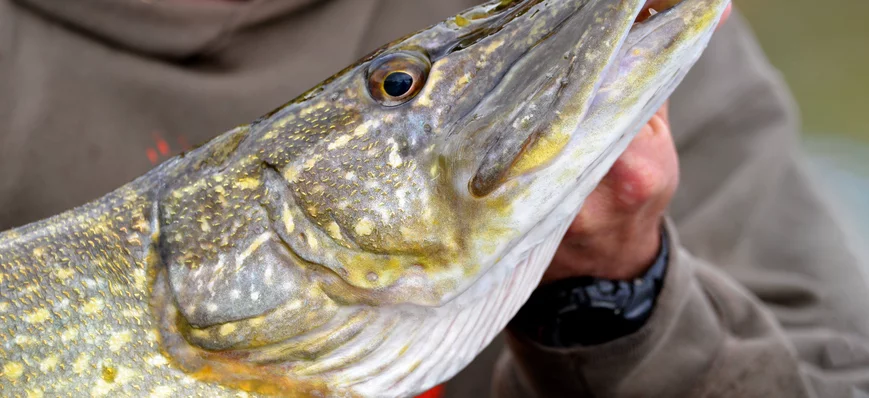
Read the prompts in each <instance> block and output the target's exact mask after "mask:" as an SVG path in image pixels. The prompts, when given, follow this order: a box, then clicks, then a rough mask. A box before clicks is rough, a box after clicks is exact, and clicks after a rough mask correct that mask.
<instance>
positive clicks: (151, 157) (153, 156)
mask: <svg viewBox="0 0 869 398" xmlns="http://www.w3.org/2000/svg"><path fill="white" fill-rule="evenodd" d="M145 155H148V160H150V161H151V164H157V160H158V159H157V151H155V150H154V148H148V149H145Z"/></svg>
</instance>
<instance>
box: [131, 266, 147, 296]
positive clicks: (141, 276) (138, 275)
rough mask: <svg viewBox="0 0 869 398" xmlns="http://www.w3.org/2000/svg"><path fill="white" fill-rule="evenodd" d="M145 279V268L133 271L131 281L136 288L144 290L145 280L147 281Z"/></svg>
mask: <svg viewBox="0 0 869 398" xmlns="http://www.w3.org/2000/svg"><path fill="white" fill-rule="evenodd" d="M147 280H148V278H147V276H146V275H145V270H143V269H141V268H137V269H136V270H135V271H133V283H135V285H136V289H139V291H142V292H144V291H145V282H147Z"/></svg>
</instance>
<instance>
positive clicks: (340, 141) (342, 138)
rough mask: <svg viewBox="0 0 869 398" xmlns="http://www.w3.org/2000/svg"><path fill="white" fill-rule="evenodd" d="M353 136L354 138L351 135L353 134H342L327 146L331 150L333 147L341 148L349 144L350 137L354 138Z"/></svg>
mask: <svg viewBox="0 0 869 398" xmlns="http://www.w3.org/2000/svg"><path fill="white" fill-rule="evenodd" d="M352 138H353V136H351V135H347V134H345V135H342V136H340V137H338V138H337V139H336V140H335V141H333V142H332V143H331V144H329V146H328V147H327V148H328V149H329V150H330V151H331V150H333V149H336V148H341V147H343V146H344V145H347V143H348V142H350V139H352Z"/></svg>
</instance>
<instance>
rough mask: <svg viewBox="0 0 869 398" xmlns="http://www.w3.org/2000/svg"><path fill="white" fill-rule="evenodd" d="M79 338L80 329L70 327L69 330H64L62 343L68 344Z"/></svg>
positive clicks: (61, 337) (61, 336)
mask: <svg viewBox="0 0 869 398" xmlns="http://www.w3.org/2000/svg"><path fill="white" fill-rule="evenodd" d="M77 336H78V328H76V327H75V326H70V327H69V329H66V330H64V331H63V333H61V334H60V341H62V342H64V343H67V342H69V341H70V340H73V339H75V338H76V337H77Z"/></svg>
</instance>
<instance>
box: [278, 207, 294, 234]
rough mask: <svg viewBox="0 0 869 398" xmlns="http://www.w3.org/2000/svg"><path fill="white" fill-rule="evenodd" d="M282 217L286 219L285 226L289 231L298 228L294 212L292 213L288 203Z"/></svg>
mask: <svg viewBox="0 0 869 398" xmlns="http://www.w3.org/2000/svg"><path fill="white" fill-rule="evenodd" d="M281 218H282V219H283V220H284V228H286V230H287V233H292V232H293V231H294V230H295V229H296V224H295V223H294V222H293V214H292V213H290V208H289V207H288V206H287V204H286V203H285V204H284V209H283V211H282V212H281Z"/></svg>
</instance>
